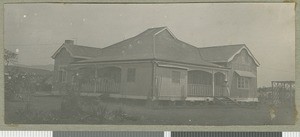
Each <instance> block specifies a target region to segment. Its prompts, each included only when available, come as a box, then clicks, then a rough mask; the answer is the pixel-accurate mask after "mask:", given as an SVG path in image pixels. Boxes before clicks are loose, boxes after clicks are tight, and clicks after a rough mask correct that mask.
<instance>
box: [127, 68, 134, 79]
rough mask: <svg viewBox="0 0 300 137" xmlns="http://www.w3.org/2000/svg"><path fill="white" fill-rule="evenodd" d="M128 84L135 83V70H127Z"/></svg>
mask: <svg viewBox="0 0 300 137" xmlns="http://www.w3.org/2000/svg"><path fill="white" fill-rule="evenodd" d="M127 82H135V68H129V69H128V70H127Z"/></svg>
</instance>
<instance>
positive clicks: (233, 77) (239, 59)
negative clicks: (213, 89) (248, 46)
mask: <svg viewBox="0 0 300 137" xmlns="http://www.w3.org/2000/svg"><path fill="white" fill-rule="evenodd" d="M227 67H230V68H232V69H231V71H230V73H229V76H228V79H229V81H228V82H229V85H231V86H230V92H231V93H230V94H231V95H230V96H231V97H233V98H238V97H240V98H256V97H257V78H250V84H249V89H239V88H237V78H238V74H236V73H235V72H234V70H242V71H249V72H252V73H253V74H255V75H257V66H256V64H255V62H254V60H253V58H252V57H251V56H250V55H249V54H248V52H247V51H246V50H245V49H243V50H242V51H241V52H240V53H239V54H237V55H236V56H235V57H234V58H233V60H232V61H231V62H229V63H228V64H227Z"/></svg>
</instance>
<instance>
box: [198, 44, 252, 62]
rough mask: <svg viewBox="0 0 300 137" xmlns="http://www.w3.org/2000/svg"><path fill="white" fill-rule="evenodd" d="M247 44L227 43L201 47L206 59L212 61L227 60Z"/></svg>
mask: <svg viewBox="0 0 300 137" xmlns="http://www.w3.org/2000/svg"><path fill="white" fill-rule="evenodd" d="M244 46H246V45H245V44H239V45H225V46H214V47H203V48H199V51H200V54H201V56H202V57H203V59H204V60H206V61H210V62H227V61H228V60H229V59H230V58H231V57H232V56H233V55H234V54H235V53H236V52H238V51H239V50H240V49H241V48H243V47H244Z"/></svg>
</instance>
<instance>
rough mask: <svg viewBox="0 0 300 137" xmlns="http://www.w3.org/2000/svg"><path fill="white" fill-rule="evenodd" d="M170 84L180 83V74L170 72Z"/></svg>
mask: <svg viewBox="0 0 300 137" xmlns="http://www.w3.org/2000/svg"><path fill="white" fill-rule="evenodd" d="M172 83H180V72H179V71H172Z"/></svg>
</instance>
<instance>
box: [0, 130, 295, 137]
mask: <svg viewBox="0 0 300 137" xmlns="http://www.w3.org/2000/svg"><path fill="white" fill-rule="evenodd" d="M0 137H300V132H171V131H162V132H144V131H141V132H126V131H125V132H124V131H0Z"/></svg>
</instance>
